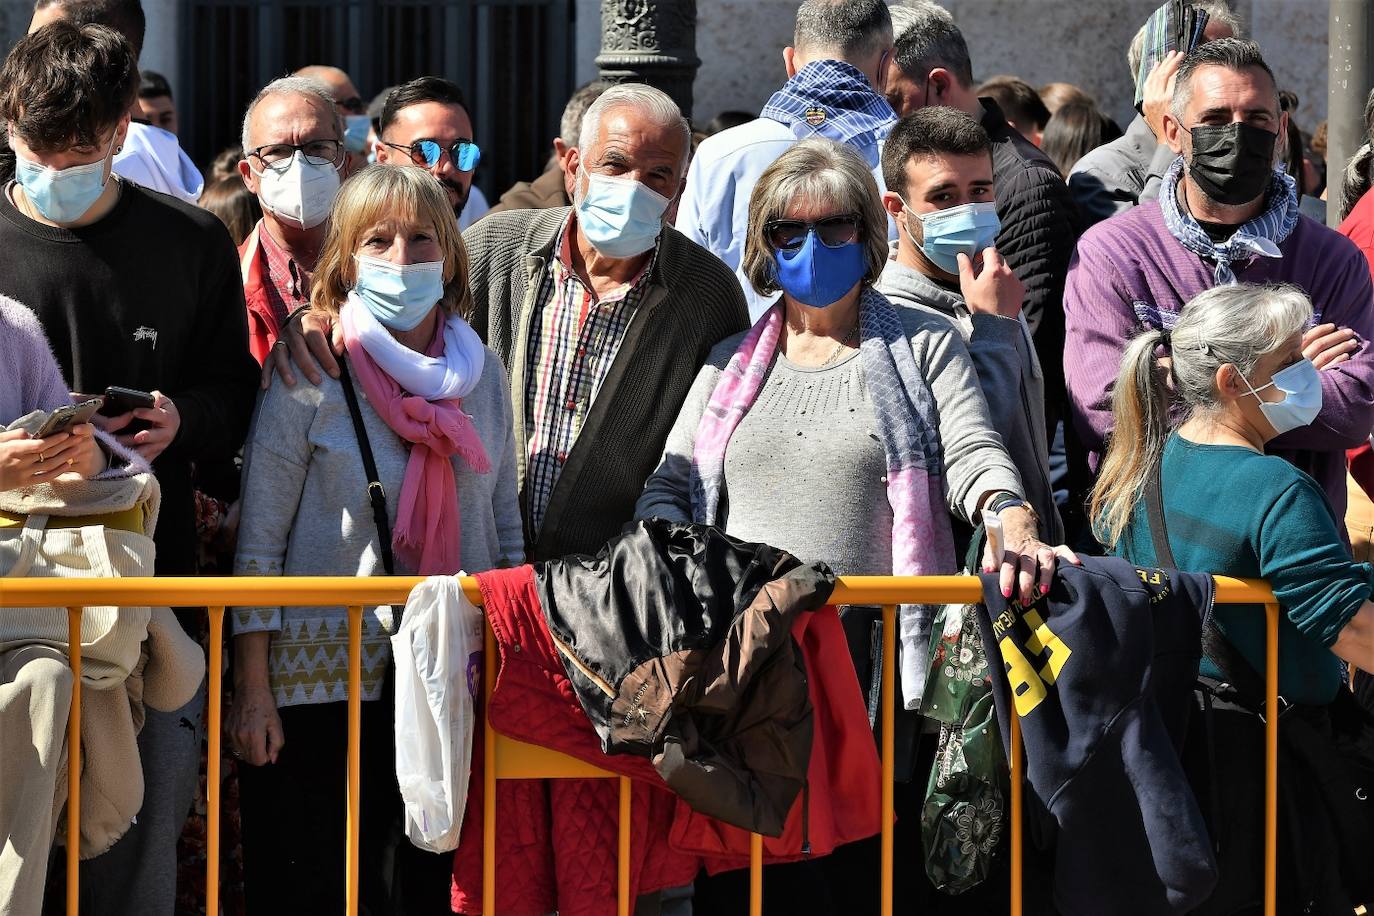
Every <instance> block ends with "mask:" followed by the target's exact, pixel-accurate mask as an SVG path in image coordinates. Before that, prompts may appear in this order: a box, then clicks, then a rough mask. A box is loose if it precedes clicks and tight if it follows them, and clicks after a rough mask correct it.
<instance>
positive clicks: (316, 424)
mask: <svg viewBox="0 0 1374 916" xmlns="http://www.w3.org/2000/svg"><path fill="white" fill-rule="evenodd" d="M353 379H354V382H353V384H354V387H355V388H356V390H357V392H358V406H359V407H360V408H361V410H362V415H363V425H364V427H365V428H366V429H367V438H368V441H369V442H370V443H371V445H372V453H373V456H374V457H375V459H376V462H377V473H378V475H379V476H380V477H381V482H382V486H383V487H384V488H385V490H386V503H387V505H386V508H387V515H388V516H389V518H390V521H391V525H392V530H395V524H396V509H397V505H398V503H399V502H400V495H401V482H402V480H403V479H404V477H405V471H406V464H407V462H408V461H409V459H410V445H409V443H407V442H405V441H404V440H402V439H401V438H400V437H399V436H397V435H396V434H395V433H394V432H392V431H391V427H389V426H387V425H386V423H385V421H383V420H382V418H381V417H379V416H377V413H376V411H374V410H373V409H372V405H371V404H369V403H368V401H367V395H366V393H365V392H364V391H363V387H362V384H361V383H360V382H359V381H358V378H357V373H356V372H354V373H353ZM463 411H464V413H467V414H469V415H471V417H472V421H473V423H474V424H475V425H476V427H477V433H478V435H479V436H480V437H481V439H482V445H483V446H485V447H486V451H487V457H488V458H490V459H491V466H492V467H491V471H490V473H487V474H476V473H473V471H472V469H471V468H469V467H468V466H467V463H466V462H464V461H463V460H462V459H461V458H459V457H457V456H455V457H454V458H453V470H454V476H455V478H456V480H457V485H458V509H459V515H460V524H461V526H462V548H461V550H462V556H461V559H462V569H463V571H465V572H469V573H478V572H485V571H486V570H488V569H493V568H495V567H497V566H514V565H518V564H520V563H522V562H523V561H524V540H523V534H522V528H521V524H520V506H519V502H518V501H517V497H516V488H515V438H514V433H513V429H514V427H513V423H512V420H511V404H510V388H509V386H508V384H507V382H506V373H505V370H504V369H502V368H501V361H500V360H499V359H497V357H496V354H494V353H492V352H491V351H490V350H487V351H486V362H485V364H484V365H483V368H482V377H481V379H480V380H479V381H478V383H477V387H476V388H475V389H474V390H473V391H472V392H471V393H470V394H469V395H468V396H467V397H465V398H464V399H463ZM397 562H398V568H397V569H396V572H397V574H398V575H400V574H407V573H409V574H413V573H414V571H413V570H408V569H402V568H399V567H400V563H399V558H398V561H397ZM451 572H453V573H457V572H458V570H456V569H455V570H451ZM234 575H236V576H381V575H386V571H385V570H384V569H383V567H382V559H381V553H380V552H379V550H378V538H377V526H376V524H375V522H374V521H373V517H372V507H371V503H370V502H369V501H368V497H367V476H366V474H365V473H364V471H363V462H362V457H361V454H360V452H359V451H358V437H357V434H356V433H355V432H354V429H353V420H352V418H351V417H350V416H349V413H348V403H347V401H345V400H344V395H343V388H342V387H340V385H339V383H338V382H337V381H335V380H334V379H331V378H328V377H325V378H324V379H323V380H322V382H321V384H320V385H319V386H318V387H317V386H314V385H311V384H310V383H309V382H308V381H306V380H304V379H302V380H301V381H300V382H299V383H298V384H297V385H296V387H294V388H288V387H287V386H286V385H285V384H283V383H282V381H281V376H279V375H278V376H275V377H273V379H272V387H271V388H270V389H269V390H268V392H267V394H266V395H265V396H264V397H263V399H262V403H261V404H259V405H258V411H257V414H256V416H255V417H254V420H253V429H252V431H251V432H250V433H249V438H248V448H247V453H246V456H245V465H244V470H243V514H242V517H241V520H240V522H239V542H238V552H237V554H236V555H235V557H234ZM233 623H234V633H235V634H242V633H252V632H259V631H270V632H272V634H273V636H272V648H271V652H270V654H269V672H270V676H271V684H272V690H273V693H274V694H275V696H276V700H277V705H278V706H290V705H295V704H302V703H328V702H338V701H342V700H345V699H347V691H346V687H347V683H348V618H347V613H346V611H345V609H344V608H342V607H329V608H316V607H239V608H235V609H234V611H233ZM390 626H391V609H390V608H388V607H370V608H365V609H364V612H363V698H364V699H367V700H375V699H377V697H378V696H379V695H380V694H379V691H380V687H381V678H382V675H383V674H384V673H385V671H386V664H387V660H388V659H389V658H390V644H389V642H388V630H389V628H390Z"/></svg>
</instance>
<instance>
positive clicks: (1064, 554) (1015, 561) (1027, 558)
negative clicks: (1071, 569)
mask: <svg viewBox="0 0 1374 916" xmlns="http://www.w3.org/2000/svg"><path fill="white" fill-rule="evenodd" d="M997 515H998V517H999V518H1000V519H1001V520H1002V536H1003V538H1004V541H1005V543H1004V545H1003V550H1002V556H1001V557H993V556H990V555H988V554H987V553H985V554H984V557H983V571H984V572H992V570H993V569H995V568H997V566H998V565H1000V566H1001V572H1002V575H1001V586H1002V595H1003V597H1006V598H1010V597H1011V593H1012V590H1013V589H1016V590H1018V591H1019V593H1020V599H1021V603H1022V604H1025V605H1029V604H1031V603H1033V602H1034V601H1035V600H1036V599H1037V598H1039V597H1040V596H1041V595H1044V594H1047V593H1048V592H1049V590H1050V583H1051V582H1052V581H1054V567H1055V564H1056V563H1057V562H1058V561H1059V560H1061V559H1062V560H1067V561H1068V562H1070V563H1072V564H1073V565H1074V566H1081V565H1082V563H1083V561H1082V560H1080V559H1078V555H1077V554H1075V553H1074V552H1073V551H1072V550H1070V549H1069V548H1068V547H1066V546H1064V545H1062V544H1061V545H1059V546H1058V547H1051V546H1050V545H1049V544H1046V543H1045V542H1044V541H1042V540H1040V534H1039V528H1038V526H1037V524H1036V521H1035V516H1034V515H1033V514H1032V513H1031V512H1030V511H1029V510H1027V509H1025V508H1023V507H1020V506H1011V507H1008V508H1006V509H1003V510H1002V511H1001V512H999V513H997ZM988 546H989V548H991V546H992V545H991V543H989V545H988Z"/></svg>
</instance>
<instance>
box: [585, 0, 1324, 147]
mask: <svg viewBox="0 0 1374 916" xmlns="http://www.w3.org/2000/svg"><path fill="white" fill-rule="evenodd" d="M798 5H799V0H697V54H698V55H699V56H700V57H701V62H702V65H701V70H700V71H698V73H697V81H696V88H695V112H694V114H695V120H697V121H698V122H699V123H704V122H705V121H707V120H709V119H710V118H711V117H713V116H714V115H715V114H716V113H717V112H720V111H722V110H725V109H730V108H738V109H743V110H745V111H758V110H759V109H760V108H762V107H763V104H764V102H766V101H767V100H768V96H769V95H770V94H771V93H772V92H773V90H774V89H776V88H777V87H778V86H779V85H780V84H781V83H782V82H783V80H784V78H785V74H784V71H783V64H782V49H783V48H784V47H786V46H787V45H789V44H791V41H792V25H793V20H794V17H795V14H796V10H797V6H798ZM1158 5H1159V0H947V2H946V3H944V6H945V7H946V8H947V9H949V11H950V12H951V13H953V14H954V16H955V18H956V20H957V21H958V22H959V25H960V27H961V28H962V29H963V32H964V36H965V38H967V39H968V42H969V51H970V54H971V56H972V58H973V67H974V75H975V78H978V79H982V78H984V77H988V76H992V75H994V74H997V73H1013V74H1016V75H1018V76H1020V77H1022V78H1023V79H1025V80H1027V81H1029V82H1030V83H1031V84H1032V85H1034V86H1040V85H1042V84H1044V83H1047V82H1051V81H1055V80H1064V81H1066V82H1071V83H1076V84H1078V85H1080V86H1082V87H1083V88H1084V89H1087V90H1088V91H1089V92H1091V93H1093V94H1094V95H1095V96H1096V97H1097V101H1098V104H1099V105H1101V106H1102V107H1103V109H1104V110H1105V111H1106V112H1107V113H1108V114H1110V115H1112V116H1113V117H1114V118H1116V119H1117V121H1118V122H1119V123H1121V124H1122V126H1125V124H1126V123H1127V122H1128V121H1129V120H1130V118H1131V116H1132V114H1133V112H1132V110H1131V101H1132V87H1131V83H1130V77H1129V75H1128V74H1127V71H1126V48H1127V46H1128V45H1129V44H1130V41H1131V37H1132V36H1133V35H1134V34H1135V32H1136V30H1137V29H1139V28H1140V26H1141V25H1142V24H1143V23H1144V22H1145V18H1146V17H1147V16H1148V15H1149V14H1150V12H1151V11H1152V10H1154V9H1155V7H1157V6H1158ZM1232 7H1233V8H1234V9H1236V11H1237V12H1238V13H1240V16H1241V19H1242V21H1243V22H1244V23H1245V25H1246V30H1247V34H1248V35H1249V36H1250V37H1252V38H1254V39H1255V40H1256V41H1258V42H1259V43H1260V45H1261V46H1262V47H1263V48H1264V52H1265V58H1266V59H1267V60H1268V61H1269V64H1270V66H1272V67H1273V68H1274V72H1275V73H1276V74H1277V76H1278V78H1279V84H1280V86H1281V87H1283V88H1286V89H1292V90H1293V91H1294V92H1296V93H1297V94H1298V97H1299V98H1300V99H1301V102H1302V105H1301V108H1300V109H1299V111H1298V118H1297V120H1298V124H1299V125H1300V126H1301V127H1302V128H1303V129H1305V130H1307V131H1311V130H1312V129H1313V128H1314V127H1315V126H1316V125H1317V122H1318V121H1320V120H1322V119H1323V118H1325V117H1326V48H1327V41H1326V36H1327V3H1326V0H1232ZM599 10H600V3H599V2H598V0H577V62H578V71H577V75H578V80H579V82H580V81H584V80H589V79H592V78H594V77H595V75H596V68H595V67H594V66H593V65H592V59H593V58H594V57H596V53H597V49H598V47H599V42H600V35H599V28H600V13H599Z"/></svg>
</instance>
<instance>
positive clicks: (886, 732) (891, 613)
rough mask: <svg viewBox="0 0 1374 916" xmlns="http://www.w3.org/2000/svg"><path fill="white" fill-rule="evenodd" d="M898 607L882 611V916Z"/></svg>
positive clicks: (887, 878)
mask: <svg viewBox="0 0 1374 916" xmlns="http://www.w3.org/2000/svg"><path fill="white" fill-rule="evenodd" d="M896 680H897V606H896V605H895V604H889V605H885V606H884V607H883V684H882V712H881V715H882V732H883V745H882V767H883V808H882V827H883V832H882V865H881V869H882V870H881V871H880V873H879V880H881V881H882V884H881V885H880V887H879V892H880V893H881V895H882V897H881V904H880V906H881V912H882V916H892V831H893V814H892V807H893V802H894V798H893V791H894V790H893V784H892V781H893V778H894V772H893V771H894V770H895V769H896V761H895V757H896V753H897V752H896V746H897V745H896V735H894V734H893V730H894V729H895V728H896V727H897V698H896V695H895V694H896V687H895V683H896Z"/></svg>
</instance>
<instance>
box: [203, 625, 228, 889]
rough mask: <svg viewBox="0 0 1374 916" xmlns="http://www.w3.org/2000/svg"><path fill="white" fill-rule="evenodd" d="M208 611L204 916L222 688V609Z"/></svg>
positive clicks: (213, 853)
mask: <svg viewBox="0 0 1374 916" xmlns="http://www.w3.org/2000/svg"><path fill="white" fill-rule="evenodd" d="M209 611H210V654H209V658H208V659H207V661H206V671H207V672H208V674H209V684H208V685H207V687H208V694H207V697H206V701H205V703H206V712H207V714H208V716H207V717H208V725H207V726H206V731H207V733H208V734H209V736H210V745H209V748H208V749H207V751H206V758H205V760H206V774H205V916H219V785H220V782H219V758H220V710H221V707H222V705H223V703H222V701H223V695H222V692H223V690H224V685H223V683H222V682H221V678H222V676H223V673H224V672H223V664H224V608H222V607H212V608H210V609H209Z"/></svg>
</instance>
